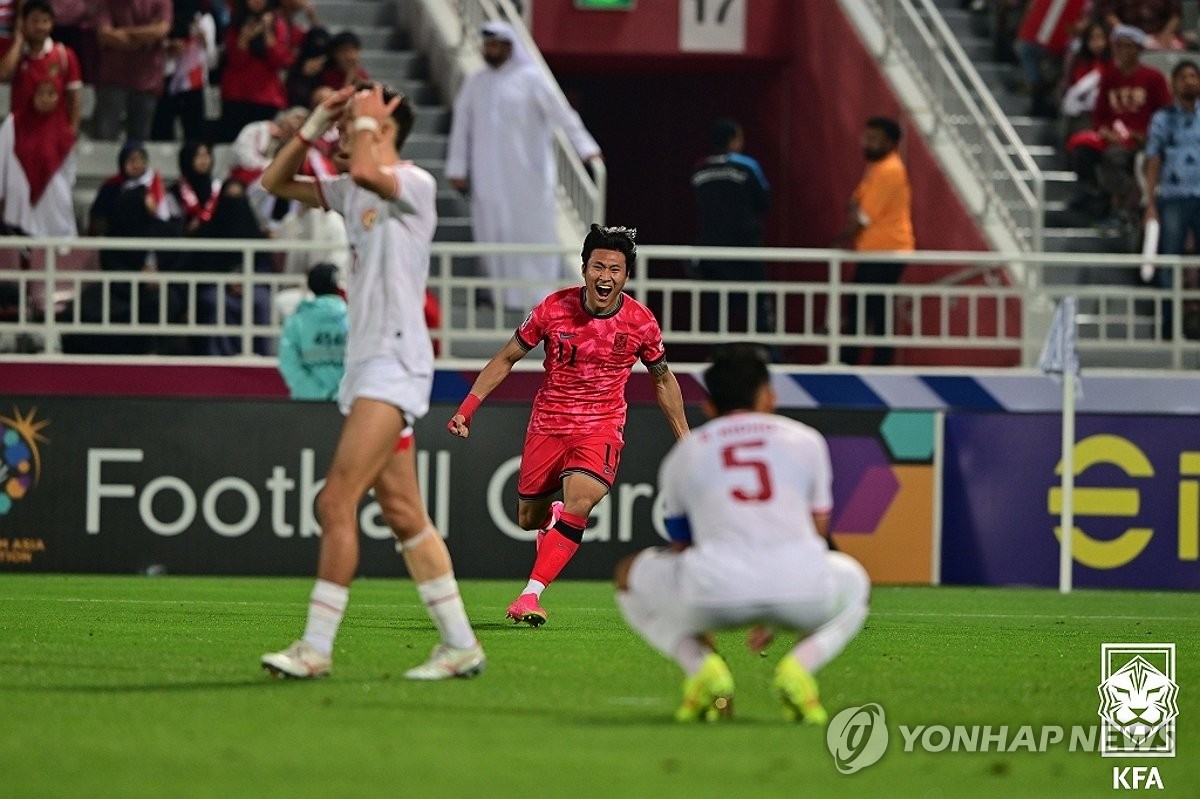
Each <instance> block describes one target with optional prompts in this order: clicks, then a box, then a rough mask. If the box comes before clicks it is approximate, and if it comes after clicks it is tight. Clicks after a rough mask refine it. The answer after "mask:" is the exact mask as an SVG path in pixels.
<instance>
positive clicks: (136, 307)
mask: <svg viewBox="0 0 1200 799" xmlns="http://www.w3.org/2000/svg"><path fill="white" fill-rule="evenodd" d="M361 53H362V44H361V42H360V40H359V38H358V36H357V35H356V34H355V33H354V32H353V31H351V30H343V31H329V30H327V29H325V28H324V27H322V25H321V20H320V16H319V14H318V10H317V8H316V7H315V5H314V3H313V2H312V0H0V56H2V58H0V80H2V81H7V82H10V83H11V93H10V96H11V108H9V109H0V111H2V112H5V113H7V116H6V117H5V120H4V123H3V125H2V126H0V202H2V204H3V209H4V211H3V232H4V233H6V234H8V235H43V236H64V237H74V236H76V235H78V234H80V233H82V234H84V235H89V236H129V237H136V238H174V237H194V238H196V239H199V240H204V239H214V238H218V239H219V238H238V239H254V238H271V237H288V238H295V237H305V236H309V237H319V238H321V239H322V240H325V241H329V242H330V246H331V247H332V248H333V250H334V251H335V252H337V251H341V250H344V246H339V245H344V241H345V232H344V228H342V227H341V225H342V223H341V220H340V218H338V217H337V216H336V214H328V213H325V212H321V211H319V210H310V209H305V208H303V207H300V206H299V205H297V204H294V203H286V202H282V201H277V200H276V199H275V198H274V197H271V196H270V195H268V194H267V193H266V192H265V191H263V190H262V187H261V184H260V183H259V182H258V180H257V179H258V176H259V174H260V173H261V172H262V170H263V169H264V168H265V167H266V165H267V164H268V163H269V162H270V160H271V158H272V157H273V155H274V153H275V152H276V151H277V150H278V148H279V147H280V146H281V145H282V144H283V143H284V142H286V141H287V139H288V138H290V137H291V136H292V135H294V134H295V132H296V131H297V130H298V128H299V125H300V123H301V122H302V121H303V120H304V118H305V116H306V115H307V113H308V110H309V109H310V108H311V107H312V106H313V105H314V104H315V102H320V100H321V99H323V97H324V96H326V94H327V93H328V92H330V91H332V90H335V89H338V88H341V87H343V86H345V85H351V84H354V83H357V82H360V81H364V80H368V79H369V78H370V76H369V75H368V74H367V72H366V70H365V69H364V68H363V65H362V60H361ZM85 86H91V87H92V88H93V90H94V93H95V98H96V103H95V110H94V112H93V113H92V114H91V118H90V119H88V120H83V119H82V114H81V108H82V100H81V98H82V90H83V88H84V87H85ZM210 86H211V87H219V88H218V89H217V91H219V95H220V101H221V109H220V115H219V117H218V118H216V119H211V118H209V115H208V114H206V92H208V91H209V87H210ZM81 139H91V140H93V141H113V142H122V143H123V146H122V147H121V150H120V156H119V159H118V160H119V163H117V164H115V165H114V166H115V167H116V171H115V172H114V174H113V175H112V177H110V178H109V179H108V180H107V181H105V182H104V184H103V185H102V186H101V187H100V188H99V190H98V191H97V194H96V196H95V199H94V201H93V202H92V203H91V206H90V210H89V212H88V213H87V215H86V220H85V221H84V220H81V221H83V225H82V230H80V229H79V227H80V226H79V225H78V224H77V222H76V212H75V200H74V197H73V193H74V190H75V188H76V158H75V156H74V152H75V151H76V148H77V144H78V142H79V141H80V140H81ZM146 141H167V142H175V143H177V144H178V145H179V173H178V174H179V177H178V179H177V180H175V181H173V182H171V183H169V184H168V182H167V181H165V180H164V178H163V176H162V174H161V172H160V165H157V164H154V163H151V159H150V155H149V150H148V148H147V147H146V146H145V145H144V144H143V142H146ZM215 146H227V147H228V148H229V151H230V153H231V158H230V160H231V163H230V165H229V169H228V170H222V173H220V174H218V173H216V172H215V171H214V158H213V156H214V147H215ZM336 149H337V139H336V136H334V137H333V138H329V139H326V140H325V141H324V142H321V143H320V145H319V146H317V147H314V148H313V149H312V151H311V155H310V158H309V162H308V164H307V165H306V171H307V172H309V173H310V174H313V175H321V174H332V173H334V172H335V171H336V170H338V169H339V166H338V164H336V163H335V159H334V153H335V150H336ZM343 257H344V256H343ZM323 260H331V259H330V257H329V256H327V255H325V254H324V253H320V254H318V256H317V257H310V256H308V255H307V254H304V255H298V256H287V257H285V256H283V255H282V254H280V255H276V254H273V253H263V254H262V256H261V257H260V258H258V259H257V260H256V262H255V267H254V268H255V271H258V272H279V271H289V272H295V273H296V274H297V276H298V280H297V284H298V285H299V284H300V280H301V279H302V278H300V277H299V276H301V275H303V274H304V273H305V272H306V271H307V269H308V267H309V266H311V263H310V261H311V262H312V263H315V262H316V261H323ZM332 260H334V261H335V262H336V261H337V260H338V259H337V257H334V258H332ZM19 265H20V266H27V265H28V256H20V264H19ZM92 265H94V266H96V267H98V268H99V269H101V270H120V271H156V272H163V273H171V272H206V273H214V272H238V271H241V269H242V256H241V253H214V252H196V253H179V252H154V251H152V250H145V251H137V250H135V251H102V252H101V253H100V254H99V256H98V257H96V258H95V262H94V264H92ZM337 265H339V266H342V265H343V264H337ZM189 286H191V288H189ZM141 291H142V292H143V294H144V296H139V297H134V296H133V293H134V292H133V291H132V289H131V286H130V285H129V284H124V285H122V284H120V283H112V284H109V285H108V287H106V286H105V285H102V284H99V283H96V284H87V285H86V288H85V290H84V291H83V292H82V293H81V295H80V296H78V297H74V298H73V300H72V301H73V302H74V303H77V304H78V306H79V311H80V316H81V318H82V319H83V320H84V321H96V322H100V321H108V322H122V321H125V322H128V321H130V319H131V315H136V316H137V318H138V320H139V321H142V322H158V321H159V320H160V319H161V320H165V321H168V322H174V321H185V320H186V321H191V322H195V323H199V324H203V323H206V322H223V323H226V324H236V323H238V322H239V321H240V320H241V318H242V314H243V313H250V314H253V317H254V319H255V321H256V322H257V323H264V324H265V323H267V322H269V321H270V315H271V312H272V308H271V295H270V291H269V289H268V287H267V286H266V285H261V286H256V288H255V291H254V296H252V297H244V296H241V293H240V290H237V289H235V290H230V291H225V292H224V296H218V295H219V292H218V290H217V286H216V285H204V284H179V285H177V286H176V285H171V284H170V283H169V281H167V290H166V291H165V292H164V291H162V290H160V289H159V288H158V287H151V286H148V285H146V286H143V288H142V289H141ZM7 293H8V294H13V293H14V292H7ZM9 299H10V300H13V301H15V298H14V297H10V298H9ZM297 302H298V298H293V300H292V301H291V305H292V307H294V306H295V304H296V303H297ZM45 312H57V313H60V314H61V313H67V312H70V308H64V307H62V306H58V307H55V306H54V304H53V301H52V300H50V301H47V307H46V309H45ZM105 314H107V317H105ZM63 348H64V350H65V351H69V352H97V351H105V352H122V353H142V352H166V353H171V354H181V353H187V354H212V355H217V354H239V353H241V340H240V338H226V337H217V336H210V337H195V336H170V337H145V336H130V337H124V338H121V337H113V336H111V335H106V336H87V335H78V336H74V337H68V340H64V341H63ZM273 348H274V344H273V342H270V341H267V340H265V339H264V340H256V341H255V342H254V347H253V349H254V351H255V352H258V353H260V354H271V353H272V351H273Z"/></svg>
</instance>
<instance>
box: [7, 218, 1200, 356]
mask: <svg viewBox="0 0 1200 799" xmlns="http://www.w3.org/2000/svg"><path fill="white" fill-rule="evenodd" d="M69 249H77V250H112V249H122V250H153V251H158V252H170V251H200V252H213V251H229V250H233V251H238V252H241V253H242V259H241V263H242V267H241V270H240V271H237V272H233V273H224V274H220V273H203V272H197V273H189V272H161V273H155V272H106V271H98V270H94V269H82V270H64V269H61V268H60V266H59V257H60V254H61V253H62V252H63V251H65V250H69ZM322 249H327V245H324V244H321V243H317V242H302V241H280V240H263V239H252V240H198V239H163V240H157V239H155V240H148V239H115V238H111V239H110V238H81V239H53V238H17V237H7V238H0V251H18V250H26V251H32V252H33V253H34V254H35V255H37V256H39V260H40V261H44V265H43V266H41V267H40V268H30V269H23V270H15V269H8V270H2V271H0V282H9V283H15V284H16V286H17V292H18V294H17V296H18V303H17V307H16V308H15V309H12V316H11V318H3V317H0V335H4V334H9V335H25V336H36V337H37V338H39V340H41V341H42V348H43V349H45V350H47V351H53V350H54V345H55V342H56V341H58V340H59V337H60V336H62V335H66V334H71V333H101V334H114V335H129V334H137V333H149V334H155V335H164V336H170V335H208V336H218V335H219V336H232V337H238V338H239V339H240V341H241V343H242V344H241V351H242V352H246V353H249V352H251V350H252V346H251V345H252V343H253V341H254V339H255V338H261V337H275V336H277V335H278V333H279V330H280V325H281V320H280V318H279V314H278V311H276V310H273V311H272V315H271V318H270V319H269V320H268V321H267V322H265V323H262V324H256V323H255V322H254V320H253V319H252V318H251V315H250V314H248V313H247V314H244V316H243V318H242V320H241V321H237V322H235V321H232V320H228V319H224V318H223V317H220V316H218V318H217V322H216V323H215V324H207V323H199V322H197V321H196V319H195V317H194V315H193V314H192V310H191V307H192V300H193V299H194V297H195V295H196V292H197V291H198V287H199V286H201V285H210V284H215V285H219V286H223V287H224V286H237V287H238V288H239V289H240V290H241V292H242V295H243V296H244V297H250V296H252V295H253V292H254V287H255V286H263V287H266V288H267V289H268V290H269V291H270V293H271V295H272V299H274V298H275V296H276V295H278V293H279V292H280V291H282V290H283V289H285V288H292V289H299V290H302V287H303V277H302V276H301V275H296V274H274V273H257V272H255V271H254V262H255V258H254V255H255V253H258V252H263V251H267V252H313V251H319V250H322ZM485 253H506V254H507V253H532V254H547V253H553V254H557V255H561V256H563V257H564V258H578V253H577V252H575V251H573V249H571V248H566V247H560V246H557V245H515V244H514V245H497V244H476V243H470V242H436V243H434V245H433V250H432V258H433V259H434V260H435V261H436V262H437V266H439V267H440V269H434V270H433V272H434V276H433V277H431V278H430V280H429V287H430V290H431V291H432V292H433V293H434V295H435V296H436V297H437V298H438V299H439V301H440V302H441V305H442V308H443V314H442V325H441V327H440V328H438V329H436V330H434V331H431V335H432V336H433V337H434V338H436V339H437V340H438V341H439V342H440V343H441V346H442V353H443V357H444V358H460V359H461V358H486V357H487V356H490V355H491V354H492V352H493V351H494V349H496V348H497V347H499V346H500V345H501V344H503V343H504V341H506V340H507V338H508V337H509V336H510V335H511V333H512V330H513V329H514V327H515V326H516V325H517V324H519V323H520V321H521V319H522V318H523V317H524V313H525V310H524V309H523V310H521V311H508V312H506V311H505V310H504V309H496V308H492V307H490V306H488V305H487V304H486V303H485V302H484V301H483V300H484V298H485V297H498V296H501V295H502V293H503V292H502V289H504V288H506V287H509V286H520V285H523V284H522V282H521V281H518V280H502V279H497V278H490V277H474V278H470V277H455V276H453V270H451V269H450V264H451V261H452V260H453V259H454V258H457V257H463V256H476V257H477V256H479V255H481V254H485ZM696 260H703V261H720V260H737V261H746V260H755V261H761V262H764V263H773V264H775V267H774V268H773V273H774V274H775V275H776V276H777V278H782V279H775V280H771V281H767V282H728V283H726V282H709V281H698V280H689V279H682V278H663V277H659V276H658V275H659V274H662V273H666V272H668V271H670V270H671V269H677V268H678V265H680V264H686V263H690V262H692V261H696ZM863 260H870V261H894V262H897V263H905V264H907V265H908V269H909V270H910V274H912V273H913V272H917V273H919V271H920V270H921V269H922V267H923V266H924V265H927V264H929V265H953V266H955V267H956V268H958V269H959V270H961V269H962V268H963V267H967V268H977V269H986V268H989V267H996V266H999V265H1007V264H1010V263H1017V264H1021V265H1023V266H1024V267H1026V268H1028V269H1029V270H1030V272H1031V273H1032V274H1033V275H1034V276H1035V277H1036V278H1037V280H1036V281H1033V282H1035V283H1036V285H1039V286H1043V288H1042V289H1041V290H1040V291H1035V290H1034V289H1031V288H1030V287H1029V286H1028V285H1026V284H1019V285H991V284H987V283H986V282H985V283H983V284H974V285H961V284H947V283H938V282H933V283H905V284H900V285H896V286H877V285H868V284H858V283H848V282H846V281H844V280H843V279H842V277H841V271H842V269H841V267H842V266H843V265H844V264H851V263H857V262H860V261H863ZM1144 260H1146V259H1144V258H1143V257H1142V256H1139V255H1117V254H1104V255H1102V254H1094V253H1088V254H1075V253H990V252H932V251H920V252H913V253H905V254H885V253H859V252H853V251H845V250H824V249H796V248H736V247H690V246H661V245H644V246H642V247H640V248H639V266H638V269H637V272H636V274H635V275H634V276H633V277H632V278H631V279H630V281H629V283H628V284H627V287H626V290H627V291H628V292H629V293H630V294H632V295H633V296H634V297H636V298H638V299H639V300H641V301H643V302H645V303H647V304H648V305H649V306H650V307H651V308H652V309H653V310H654V311H655V313H656V314H657V315H658V317H659V321H660V324H661V326H662V328H663V332H664V338H665V339H666V340H668V342H669V343H671V344H712V343H715V342H717V341H720V340H727V339H728V338H729V337H731V336H741V337H747V336H749V337H753V338H755V339H757V340H761V341H762V342H763V343H765V344H769V345H773V346H777V347H787V346H791V345H803V346H811V347H816V348H820V349H822V350H823V351H824V352H825V358H826V361H827V362H829V363H836V362H838V359H839V356H840V351H841V349H842V348H844V347H846V346H871V345H878V344H884V345H887V346H894V347H902V348H907V349H911V350H921V349H925V350H932V349H939V350H947V351H949V350H956V349H971V350H978V351H988V352H993V353H1007V355H1006V356H1005V359H1006V360H1005V362H1007V363H1011V364H1012V365H1016V364H1017V363H1018V362H1023V363H1024V364H1025V365H1029V364H1030V363H1031V362H1032V356H1031V355H1030V353H1034V354H1036V352H1037V350H1038V348H1039V347H1040V344H1041V341H1042V338H1043V336H1044V334H1045V330H1046V326H1047V325H1048V323H1049V318H1048V316H1045V315H1042V316H1039V314H1038V313H1031V312H1030V310H1029V309H1030V308H1031V307H1033V306H1037V305H1038V304H1039V303H1041V302H1042V300H1043V298H1048V299H1050V300H1054V299H1058V298H1060V297H1063V296H1067V295H1071V294H1073V295H1076V296H1077V297H1078V299H1079V316H1078V320H1079V324H1080V330H1079V345H1080V348H1081V350H1082V351H1083V352H1084V353H1085V355H1087V354H1088V353H1092V354H1096V355H1113V354H1118V355H1119V354H1120V353H1130V354H1135V355H1137V358H1139V359H1140V358H1143V356H1144V357H1145V359H1146V360H1145V363H1142V362H1140V361H1139V362H1137V363H1131V364H1128V365H1130V366H1142V365H1144V366H1147V367H1156V368H1174V369H1181V368H1185V367H1188V368H1194V367H1195V366H1196V365H1198V364H1200V340H1196V339H1187V338H1185V337H1184V318H1185V311H1186V310H1187V309H1188V305H1187V304H1191V305H1193V306H1200V288H1189V287H1185V285H1184V269H1185V268H1195V266H1194V262H1193V261H1191V260H1189V259H1186V258H1183V257H1181V256H1157V257H1155V258H1154V259H1151V260H1152V261H1153V262H1154V263H1155V264H1157V265H1158V266H1159V267H1161V268H1164V269H1168V270H1170V275H1171V283H1170V286H1169V288H1162V289H1160V288H1157V287H1152V286H1140V285H1130V284H1129V282H1128V275H1129V274H1130V272H1131V271H1133V270H1134V269H1136V267H1137V266H1138V265H1140V264H1141V263H1142V262H1143V261H1144ZM1081 267H1087V268H1088V269H1089V271H1090V272H1091V273H1092V274H1091V275H1089V279H1088V280H1087V281H1085V282H1084V283H1083V284H1072V283H1069V282H1067V281H1063V280H1059V281H1051V282H1050V283H1049V284H1047V281H1045V280H1043V279H1042V278H1043V277H1044V276H1045V275H1047V274H1050V275H1054V274H1055V273H1058V272H1061V271H1062V270H1063V269H1069V270H1079V269H1080V268H1081ZM793 274H794V275H795V278H794V279H791V278H790V276H791V275H793ZM1109 274H1110V275H1113V278H1112V280H1111V282H1109V283H1107V284H1106V281H1105V280H1104V277H1105V276H1106V275H1109ZM118 282H119V283H126V282H128V283H132V284H137V285H139V286H142V285H145V286H148V287H152V289H153V292H157V295H154V294H153V292H152V293H150V294H149V295H148V296H157V299H158V301H159V302H160V303H162V302H163V301H164V297H165V292H166V291H167V289H166V288H164V286H166V285H170V286H174V287H178V288H179V289H180V290H182V291H184V292H185V293H186V296H187V297H188V302H187V303H186V305H187V306H188V311H187V315H186V316H185V317H184V318H182V319H175V320H170V321H168V320H165V319H164V320H161V321H158V322H153V323H145V324H142V323H137V322H129V323H114V322H111V321H109V322H99V323H87V322H84V321H83V320H82V316H81V313H80V309H79V303H74V304H71V303H69V302H68V300H69V299H70V298H71V297H79V296H81V295H82V292H83V290H84V288H85V287H86V286H88V285H90V284H101V285H105V284H107V285H111V284H113V283H118ZM574 282H576V281H573V280H568V282H567V283H565V284H564V285H571V284H572V283H574ZM56 285H57V286H58V287H59V288H60V289H61V291H60V292H56V291H55V287H56ZM136 293H137V292H135V294H136ZM39 295H40V296H41V297H43V298H46V299H45V301H44V303H43V305H41V306H39V305H38V303H37V302H36V298H37V296H39ZM870 295H881V296H884V297H887V298H889V299H890V300H895V301H897V302H888V303H887V306H888V307H889V308H890V309H891V310H890V311H889V317H888V319H887V325H886V330H885V331H884V334H883V336H881V337H876V336H872V335H868V334H867V331H865V330H864V329H861V328H859V329H856V330H843V329H842V323H841V321H842V305H843V303H858V304H859V305H860V307H861V304H862V303H864V302H865V301H866V298H867V297H868V296H870ZM706 297H708V298H711V299H709V300H707V301H708V302H712V303H714V304H715V309H716V314H717V318H716V320H715V323H713V322H712V320H709V323H706V322H705V319H704V318H703V314H702V312H701V309H702V307H704V305H705V303H706V300H705V298H706ZM760 298H763V299H766V300H767V302H768V304H773V306H774V309H775V311H776V312H775V314H774V318H773V319H771V318H765V317H762V316H760V308H761V305H760V302H759V300H760ZM54 300H61V301H62V302H61V306H59V307H56V309H55V310H56V313H43V310H44V307H45V305H49V304H50V303H52V302H53V301H54ZM272 305H274V303H272ZM739 307H740V308H741V309H742V310H740V311H739V310H738V309H739ZM1167 309H1173V316H1172V320H1171V323H1170V329H1169V330H1165V331H1164V330H1163V326H1164V322H1165V319H1166V316H1165V312H1166V310H1167ZM105 311H107V309H105ZM136 316H137V314H136V309H135V311H134V312H133V313H132V314H131V317H132V318H134V319H136ZM740 316H746V317H748V318H746V319H744V320H741V319H739V317H740ZM858 316H859V319H860V320H861V319H862V318H863V314H861V313H860V314H859V315H858ZM1043 316H1044V317H1045V318H1043ZM105 318H107V314H105ZM480 348H482V349H480ZM468 350H471V351H470V352H467V351H468ZM1155 358H1157V359H1158V360H1159V362H1157V363H1156V362H1153V359H1155ZM1164 358H1165V359H1169V363H1162V362H1161V361H1162V360H1163V359H1164ZM994 360H995V359H992V360H991V361H989V362H991V363H994ZM1084 365H1085V366H1088V365H1090V364H1089V363H1088V360H1087V358H1086V357H1085V359H1084Z"/></svg>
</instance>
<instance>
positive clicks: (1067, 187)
mask: <svg viewBox="0 0 1200 799" xmlns="http://www.w3.org/2000/svg"><path fill="white" fill-rule="evenodd" d="M934 5H935V6H936V7H937V8H938V10H939V11H940V12H941V14H942V17H943V18H944V19H945V21H946V23H947V25H949V27H950V29H951V30H952V31H954V34H955V36H956V37H957V39H958V43H959V44H960V45H961V46H962V48H963V50H964V52H966V54H967V56H968V57H969V58H970V59H971V62H972V63H973V64H974V66H975V69H976V70H978V72H979V76H980V77H981V78H982V79H983V81H984V83H985V84H986V85H987V86H988V88H989V89H990V90H991V92H992V94H993V96H994V97H995V99H996V102H997V103H998V104H999V106H1000V108H1001V109H1002V110H1003V111H1004V112H1005V113H1006V114H1007V115H1008V119H1009V122H1010V123H1012V126H1013V128H1014V129H1015V130H1016V132H1017V135H1018V136H1019V137H1020V138H1021V141H1022V142H1023V143H1024V144H1025V146H1026V147H1027V148H1028V150H1029V154H1030V155H1031V156H1032V157H1033V160H1034V162H1035V163H1037V165H1038V166H1039V167H1040V168H1041V170H1042V173H1043V175H1044V176H1045V179H1046V207H1045V216H1044V222H1045V228H1044V245H1043V248H1044V249H1045V250H1046V251H1047V252H1130V251H1132V250H1133V249H1134V247H1135V246H1136V242H1133V244H1132V245H1131V241H1130V236H1129V235H1128V232H1124V233H1123V232H1122V231H1121V230H1119V229H1117V228H1112V227H1104V226H1098V225H1096V224H1094V223H1093V221H1092V220H1091V219H1089V218H1088V217H1087V216H1085V215H1083V214H1081V213H1079V212H1077V211H1074V210H1072V209H1071V208H1070V200H1071V198H1072V197H1073V196H1074V194H1075V189H1076V179H1075V173H1074V172H1072V171H1071V170H1070V169H1069V167H1068V164H1067V159H1066V153H1065V151H1064V150H1063V148H1062V142H1061V140H1060V139H1061V136H1060V134H1059V130H1058V122H1057V120H1054V119H1044V118H1041V117H1036V116H1032V115H1030V114H1029V105H1030V100H1029V97H1028V96H1026V95H1022V94H1019V93H1017V92H1016V91H1014V90H1013V89H1012V88H1011V86H1012V85H1013V81H1012V77H1013V76H1014V75H1016V73H1017V71H1018V68H1017V65H1016V64H1012V63H1006V62H1002V61H1000V60H998V59H997V58H996V52H995V50H996V47H995V44H994V42H993V41H992V38H991V36H990V33H989V32H988V31H987V30H986V28H987V27H988V23H989V22H990V20H989V19H988V11H986V10H985V11H983V12H979V11H971V10H969V9H967V8H963V4H962V3H961V2H960V0H934ZM988 7H989V8H990V4H989V5H988ZM981 13H982V14H983V15H984V16H983V17H982V18H981V17H980V16H979V14H981Z"/></svg>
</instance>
